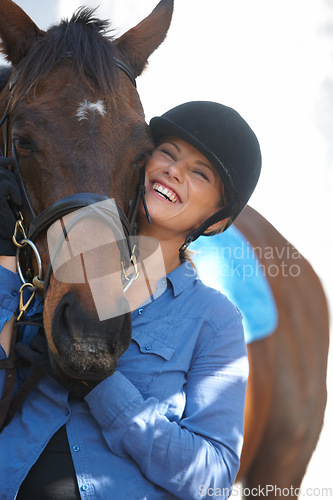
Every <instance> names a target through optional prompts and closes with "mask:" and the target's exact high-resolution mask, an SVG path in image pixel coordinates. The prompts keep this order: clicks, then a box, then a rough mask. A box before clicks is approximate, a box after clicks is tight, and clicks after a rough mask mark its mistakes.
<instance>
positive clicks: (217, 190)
mask: <svg viewBox="0 0 333 500" xmlns="http://www.w3.org/2000/svg"><path fill="white" fill-rule="evenodd" d="M221 192H222V182H221V179H220V176H219V175H218V174H217V172H216V171H215V169H214V168H213V166H212V165H211V163H210V162H209V161H208V160H207V159H206V157H205V156H204V155H203V154H201V153H200V152H199V151H198V150H197V149H195V148H194V147H193V146H191V145H190V144H188V143H187V142H185V141H183V140H182V139H178V138H176V137H168V138H165V140H164V141H163V143H161V144H160V145H159V146H157V147H156V149H155V150H154V152H153V154H152V156H151V158H150V159H149V161H148V163H147V166H146V203H147V206H148V211H149V214H150V217H151V219H152V222H153V226H158V227H159V228H163V229H165V230H168V232H170V231H173V232H175V233H176V234H177V235H179V236H181V237H185V236H187V235H188V234H189V233H190V232H191V231H192V230H193V229H195V228H197V227H198V226H199V225H200V224H201V223H202V222H203V221H204V220H205V219H207V218H208V217H209V216H210V215H212V214H214V213H215V212H216V211H217V210H218V209H219V208H221V207H220V205H219V202H220V199H221Z"/></svg>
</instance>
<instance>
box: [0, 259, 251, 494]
mask: <svg viewBox="0 0 333 500" xmlns="http://www.w3.org/2000/svg"><path fill="white" fill-rule="evenodd" d="M19 286H20V283H19V279H18V277H17V276H16V275H15V274H13V273H10V272H9V271H7V270H5V269H3V268H0V328H2V326H3V324H4V321H7V320H8V319H9V318H10V317H11V315H12V313H13V312H14V311H15V310H16V309H17V306H18V296H17V291H18V289H19ZM41 307H42V304H41V301H40V300H38V299H37V300H36V301H35V303H34V309H35V310H38V309H40V308H41ZM32 312H33V311H32ZM132 316H133V340H132V342H131V344H130V346H129V348H128V350H127V351H126V352H125V354H124V355H123V356H122V358H121V359H120V362H119V365H118V369H117V371H116V372H115V373H114V374H113V375H112V376H110V377H109V378H107V379H105V380H104V381H102V382H101V383H100V384H98V385H97V386H96V387H95V389H93V390H92V391H91V392H90V393H89V394H88V395H87V396H86V398H85V400H82V401H81V400H73V399H72V398H71V397H69V394H68V392H67V391H66V390H65V389H64V388H63V387H61V386H60V385H59V384H58V383H57V382H55V381H54V380H53V379H52V378H50V377H49V376H47V375H45V376H44V377H43V378H42V379H41V380H40V382H39V383H38V385H37V386H36V388H35V389H34V390H33V391H32V392H31V393H30V395H29V396H28V398H27V399H26V400H25V402H24V405H23V408H22V410H21V411H20V412H19V413H17V414H16V415H15V417H14V418H13V420H12V422H11V423H10V424H9V425H8V426H7V427H6V428H5V429H4V430H3V432H2V433H1V434H0V485H1V491H0V499H1V500H12V499H14V498H15V496H16V495H17V492H18V490H19V487H20V485H21V483H22V481H23V480H24V478H25V477H26V475H27V473H28V471H29V469H30V468H31V467H32V465H33V464H34V462H35V461H36V460H37V459H38V457H39V455H40V454H41V452H42V451H43V449H44V448H45V446H46V444H47V443H48V441H49V439H50V438H51V436H52V435H53V434H54V433H55V432H56V431H57V430H58V429H59V428H60V427H61V426H62V425H64V424H66V430H67V435H68V440H69V445H70V449H71V454H72V459H73V463H74V467H75V471H76V476H77V483H78V487H79V491H80V495H81V498H82V499H96V500H97V499H103V500H109V499H110V498H112V499H114V500H118V499H119V500H123V499H125V498H128V499H138V500H139V499H140V500H143V499H149V500H153V499H159V500H161V499H171V498H183V499H186V500H190V499H200V498H205V497H206V498H212V497H214V496H215V497H216V498H228V496H229V495H230V493H231V491H232V484H233V482H234V480H235V477H236V474H237V471H238V467H239V457H240V453H241V448H242V442H243V419H244V403H245V391H246V382H247V376H248V362H247V355H246V347H245V343H244V335H243V328H242V321H241V316H240V314H239V312H238V310H237V309H236V308H235V307H234V306H233V305H232V304H231V303H230V302H229V301H228V299H227V298H226V297H225V296H224V295H222V294H221V293H220V292H217V291H216V290H213V289H211V288H208V287H206V286H205V285H204V284H203V283H202V282H201V281H200V280H199V279H198V278H197V276H196V274H195V272H194V271H193V269H192V268H191V266H190V265H189V264H188V263H184V264H182V265H181V266H180V267H178V268H177V269H175V270H174V271H173V272H172V273H170V274H169V275H168V276H167V288H166V291H165V292H164V293H163V294H162V295H161V296H160V297H158V298H157V299H156V300H155V301H153V302H151V303H149V304H147V305H146V306H143V307H141V308H139V309H138V310H136V311H135V312H134V313H133V315H132ZM25 336H27V337H31V328H30V332H29V328H28V327H27V328H26V332H25ZM0 357H2V358H3V357H5V353H4V351H3V350H2V349H1V348H0ZM0 371H2V372H3V370H0ZM0 375H1V377H2V378H1V379H0V384H1V383H3V379H4V377H3V375H4V374H3V373H1V374H0ZM25 375H26V374H23V375H22V373H21V378H19V380H21V379H22V378H24V376H25ZM1 387H2V386H1V385H0V391H1Z"/></svg>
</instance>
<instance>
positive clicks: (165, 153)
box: [160, 149, 174, 160]
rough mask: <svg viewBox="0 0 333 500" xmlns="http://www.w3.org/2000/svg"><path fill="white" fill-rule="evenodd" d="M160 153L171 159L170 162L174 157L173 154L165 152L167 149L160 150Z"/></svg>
mask: <svg viewBox="0 0 333 500" xmlns="http://www.w3.org/2000/svg"><path fill="white" fill-rule="evenodd" d="M160 151H161V152H162V153H163V154H164V155H165V156H168V157H169V158H171V159H172V160H174V156H173V154H172V153H171V151H169V150H167V149H160Z"/></svg>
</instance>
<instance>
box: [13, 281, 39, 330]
mask: <svg viewBox="0 0 333 500" xmlns="http://www.w3.org/2000/svg"><path fill="white" fill-rule="evenodd" d="M25 287H30V288H32V294H31V295H30V297H29V298H28V300H27V301H26V303H25V304H24V303H23V290H24V288H25ZM35 293H36V287H35V286H34V285H32V284H31V283H23V285H22V286H21V288H20V290H19V294H20V313H19V315H18V316H17V318H16V321H19V320H20V319H21V317H22V316H23V315H24V314H25V313H26V312H27V310H28V307H29V306H30V304H31V302H32V299H33V298H34V296H35Z"/></svg>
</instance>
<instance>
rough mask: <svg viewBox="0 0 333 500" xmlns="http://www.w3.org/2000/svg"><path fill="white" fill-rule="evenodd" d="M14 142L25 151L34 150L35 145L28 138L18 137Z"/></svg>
mask: <svg viewBox="0 0 333 500" xmlns="http://www.w3.org/2000/svg"><path fill="white" fill-rule="evenodd" d="M14 144H15V146H16V147H17V149H21V150H24V151H32V150H33V145H32V143H31V142H30V141H29V140H28V139H23V138H17V139H15V140H14Z"/></svg>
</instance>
